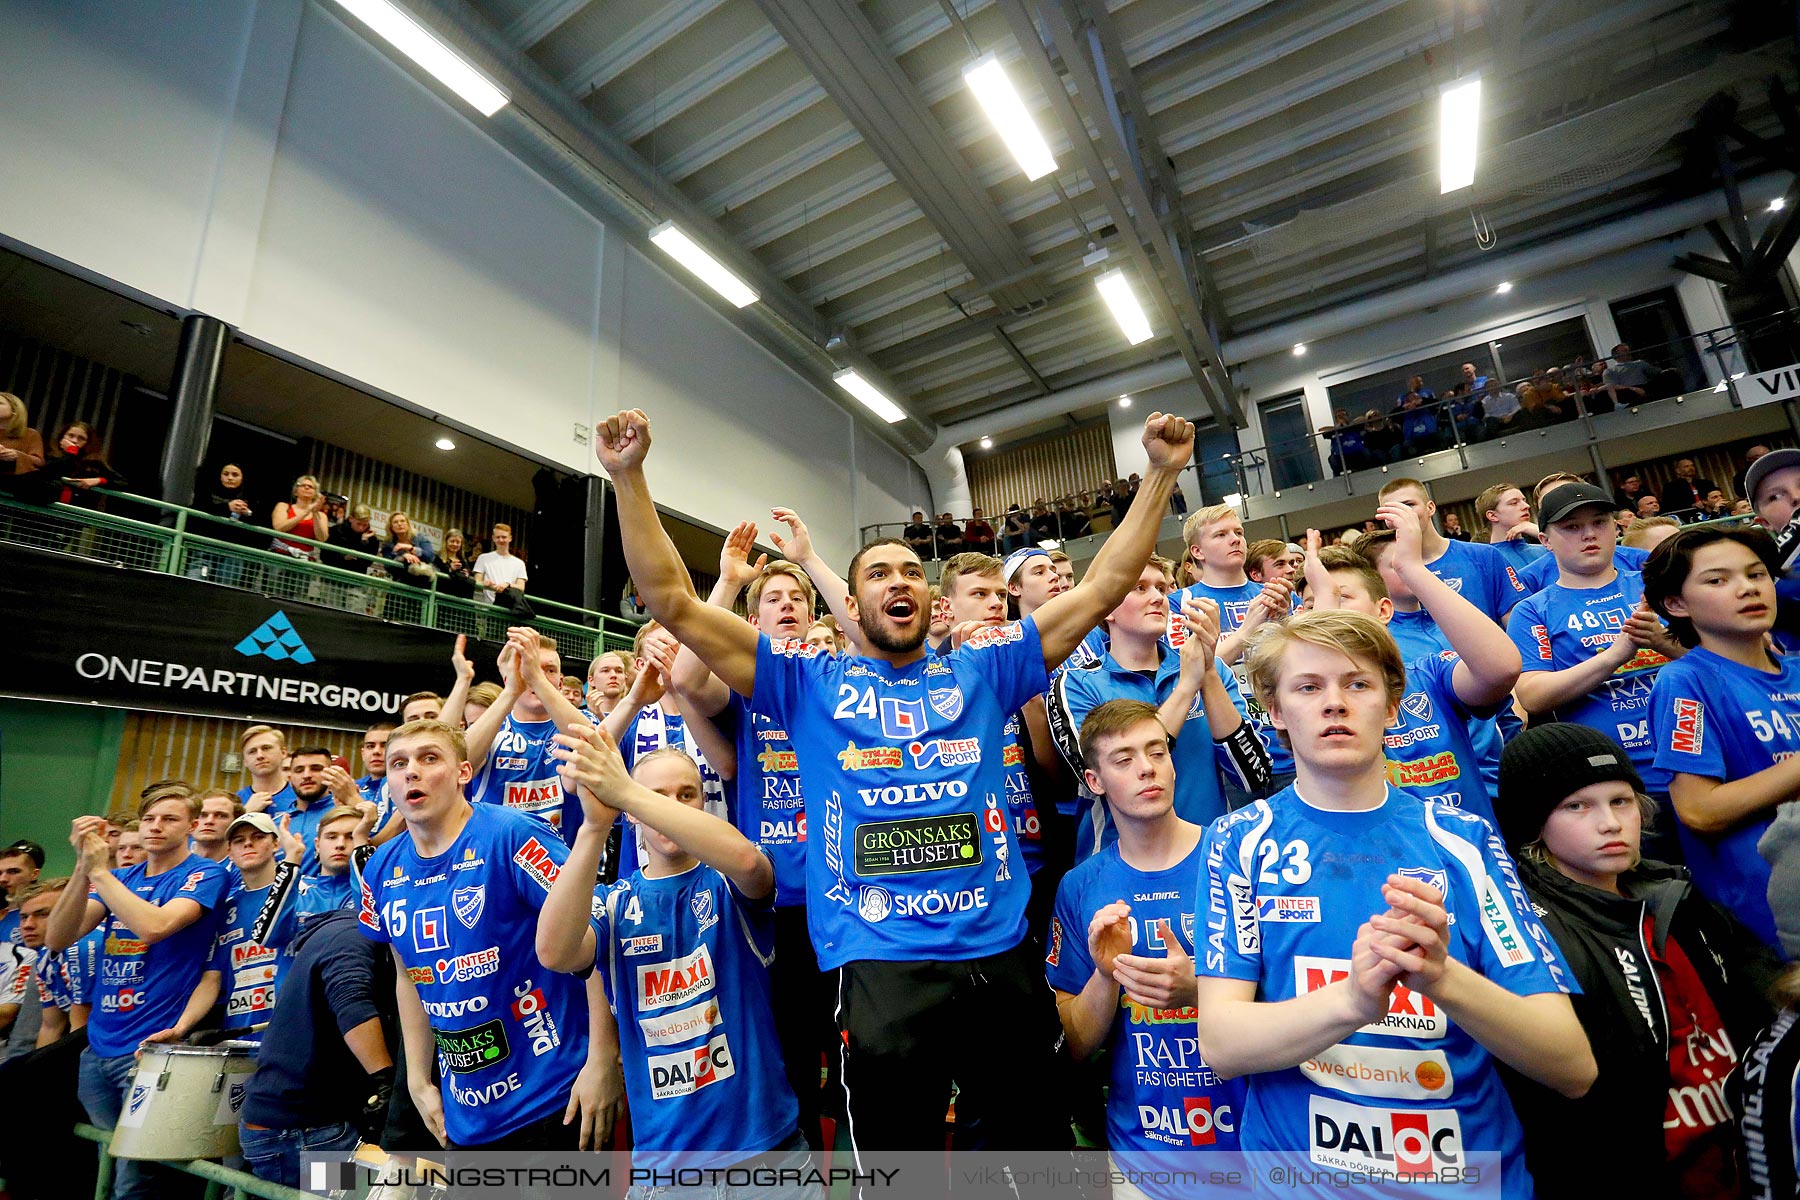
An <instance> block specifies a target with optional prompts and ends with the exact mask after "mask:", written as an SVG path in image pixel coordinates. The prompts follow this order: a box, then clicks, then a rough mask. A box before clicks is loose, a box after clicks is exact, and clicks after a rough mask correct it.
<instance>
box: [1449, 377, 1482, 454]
mask: <svg viewBox="0 0 1800 1200" xmlns="http://www.w3.org/2000/svg"><path fill="white" fill-rule="evenodd" d="M1443 407H1444V419H1445V420H1446V421H1447V422H1448V423H1449V424H1450V425H1451V426H1453V427H1454V428H1455V431H1456V433H1457V434H1459V435H1460V436H1461V437H1462V440H1463V441H1464V442H1479V441H1482V440H1484V439H1485V438H1486V437H1487V415H1486V414H1487V409H1486V408H1485V407H1484V406H1483V405H1482V402H1481V397H1480V396H1479V395H1478V394H1476V393H1475V392H1471V391H1469V390H1468V389H1467V388H1460V387H1459V389H1458V391H1457V394H1456V395H1454V396H1452V397H1450V398H1449V399H1448V401H1447V402H1446V404H1445V405H1444V406H1443ZM1445 433H1446V435H1448V434H1449V430H1446V431H1445Z"/></svg>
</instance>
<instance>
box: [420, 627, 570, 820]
mask: <svg viewBox="0 0 1800 1200" xmlns="http://www.w3.org/2000/svg"><path fill="white" fill-rule="evenodd" d="M460 649H461V648H460V647H459V648H458V651H459V653H460ZM498 665H499V667H500V677H501V678H502V679H503V680H505V681H506V687H505V689H504V690H503V691H502V692H501V693H500V699H499V700H497V701H495V702H494V703H493V704H492V705H490V706H489V708H488V710H487V711H486V712H484V713H482V714H481V716H480V717H479V718H478V719H477V720H476V722H475V724H473V725H471V726H470V727H469V732H468V750H469V761H470V762H471V763H474V764H475V765H476V769H475V779H474V781H473V782H472V783H470V784H469V799H470V800H471V801H472V802H473V803H476V804H501V805H505V806H506V807H507V808H516V809H518V810H520V811H521V812H527V813H530V814H531V815H532V816H534V817H537V818H538V819H540V820H543V821H547V822H549V823H550V827H551V828H552V829H555V830H557V831H558V832H559V833H561V835H562V838H563V842H564V844H565V845H566V844H568V841H569V839H571V838H573V837H574V836H575V828H574V827H575V826H576V825H579V824H580V823H581V805H580V804H578V803H576V802H575V798H574V797H573V796H570V795H568V794H567V793H566V792H565V791H564V789H563V785H562V780H561V779H560V778H559V777H558V776H557V774H556V763H555V762H553V761H552V760H551V758H550V739H551V738H552V737H553V736H554V735H555V733H556V731H557V730H558V729H559V728H562V727H564V726H567V725H568V723H569V722H571V721H585V720H586V719H587V718H586V717H584V716H582V714H581V710H580V709H579V708H576V707H575V706H574V705H573V704H571V703H569V698H568V697H567V696H565V695H563V692H562V688H560V687H559V686H557V685H558V683H559V681H560V680H561V679H562V656H561V655H559V654H558V653H557V650H556V643H555V642H553V641H551V640H550V639H549V638H547V637H545V636H544V635H542V634H540V633H539V632H538V631H537V630H535V629H532V628H530V627H529V626H523V625H521V626H517V627H515V628H512V629H508V630H507V631H506V648H505V649H504V650H502V651H500V657H499V659H498ZM389 736H390V737H391V736H392V735H389Z"/></svg>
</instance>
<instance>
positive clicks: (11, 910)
mask: <svg viewBox="0 0 1800 1200" xmlns="http://www.w3.org/2000/svg"><path fill="white" fill-rule="evenodd" d="M34 849H35V850H36V851H37V855H36V857H35V858H34V857H33V856H32V850H34ZM43 858H44V851H43V847H41V846H39V845H38V844H37V843H36V842H25V841H20V842H15V843H13V844H12V845H10V846H8V847H7V848H6V849H4V850H0V910H3V911H4V915H0V942H16V941H18V940H19V898H20V893H22V892H23V891H24V890H25V889H26V888H28V887H30V886H31V885H32V884H34V883H36V882H37V881H38V875H39V873H40V872H41V871H42V870H43Z"/></svg>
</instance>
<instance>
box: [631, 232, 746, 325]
mask: <svg viewBox="0 0 1800 1200" xmlns="http://www.w3.org/2000/svg"><path fill="white" fill-rule="evenodd" d="M650 240H651V241H652V242H654V243H655V244H656V248H657V249H658V250H661V251H662V252H663V253H664V254H666V255H668V256H669V257H670V258H672V259H674V260H675V261H676V262H678V263H680V264H681V265H682V266H684V267H686V268H687V269H688V270H689V271H691V272H693V273H694V274H695V275H696V276H698V277H699V279H700V282H702V283H704V284H705V285H706V286H707V287H709V288H711V289H712V290H713V291H715V292H717V293H719V295H721V296H723V297H725V299H727V300H729V301H730V302H731V303H732V304H733V305H735V306H736V307H738V308H744V307H746V306H747V305H751V304H755V303H756V302H757V300H758V299H759V297H758V296H757V294H756V293H755V292H753V291H751V290H750V285H749V284H747V283H745V282H744V281H743V280H741V279H739V278H738V277H737V276H736V275H733V274H732V273H731V272H730V271H728V270H726V269H725V266H724V264H723V263H721V262H719V260H718V259H716V258H714V257H713V256H712V255H710V254H708V253H707V252H706V251H704V250H702V249H701V248H700V247H699V245H698V244H697V243H696V242H695V241H694V240H693V239H692V238H690V237H688V235H687V234H685V233H683V232H681V230H679V229H677V228H675V222H673V221H664V222H663V223H662V224H661V225H658V226H657V227H656V228H655V229H652V230H651V231H650Z"/></svg>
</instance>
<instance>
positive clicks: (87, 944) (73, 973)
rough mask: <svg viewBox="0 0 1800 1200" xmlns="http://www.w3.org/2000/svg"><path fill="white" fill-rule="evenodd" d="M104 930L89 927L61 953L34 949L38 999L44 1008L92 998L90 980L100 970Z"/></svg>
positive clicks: (66, 1008) (82, 1002) (64, 1007)
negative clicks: (89, 928)
mask: <svg viewBox="0 0 1800 1200" xmlns="http://www.w3.org/2000/svg"><path fill="white" fill-rule="evenodd" d="M105 944H106V934H105V931H104V930H102V929H99V928H96V929H92V930H89V931H88V932H87V933H86V934H85V935H83V936H82V937H81V938H80V940H78V941H77V942H76V943H75V944H74V945H73V946H70V947H69V948H68V949H67V950H64V951H63V952H62V953H61V954H52V953H50V952H49V951H48V950H40V951H38V960H37V977H38V999H39V1000H40V1001H41V1002H42V1003H43V1006H44V1007H45V1008H60V1009H62V1010H63V1011H64V1012H68V1011H69V1010H70V1009H71V1008H73V1007H74V1006H75V1005H77V1004H80V1005H84V1006H85V1005H90V1004H92V1003H93V1002H94V984H95V981H96V979H97V978H98V976H99V973H100V955H101V952H102V948H103V947H104V946H105Z"/></svg>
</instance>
